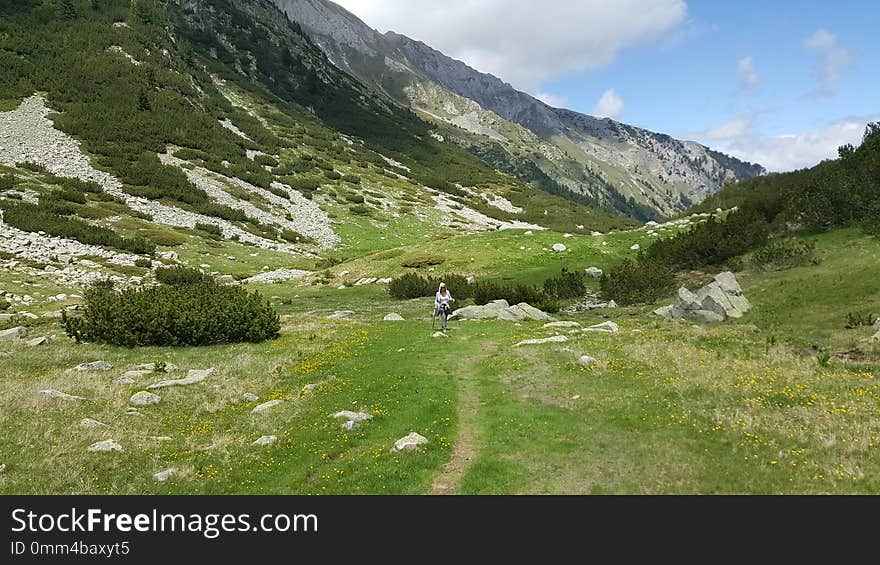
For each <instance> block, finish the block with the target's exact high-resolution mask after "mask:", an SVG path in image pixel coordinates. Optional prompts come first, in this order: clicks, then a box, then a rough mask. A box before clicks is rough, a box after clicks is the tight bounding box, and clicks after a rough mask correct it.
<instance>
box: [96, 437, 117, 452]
mask: <svg viewBox="0 0 880 565" xmlns="http://www.w3.org/2000/svg"><path fill="white" fill-rule="evenodd" d="M88 451H90V452H92V453H102V452H108V451H123V449H122V446H121V445H119V444H118V443H116V441H115V440H112V439H105V440H104V441H97V442H95V443H93V444H92V445H90V446H89V447H88Z"/></svg>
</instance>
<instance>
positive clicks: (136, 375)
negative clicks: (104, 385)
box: [113, 370, 153, 384]
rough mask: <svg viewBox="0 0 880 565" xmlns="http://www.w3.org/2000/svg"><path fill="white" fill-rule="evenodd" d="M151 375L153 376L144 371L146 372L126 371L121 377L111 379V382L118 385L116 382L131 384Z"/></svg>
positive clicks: (150, 372) (151, 372)
mask: <svg viewBox="0 0 880 565" xmlns="http://www.w3.org/2000/svg"><path fill="white" fill-rule="evenodd" d="M152 374H153V371H146V370H134V371H126V372H124V373H122V375H121V376H119V377H117V378H115V379H113V382H114V383H115V384H120V383H117V382H116V381H117V380H118V381H120V382H122V381H126V382H125V384H131V383H133V382H134V381H136V380H137V379H140V378H143V377H146V376H148V375H152Z"/></svg>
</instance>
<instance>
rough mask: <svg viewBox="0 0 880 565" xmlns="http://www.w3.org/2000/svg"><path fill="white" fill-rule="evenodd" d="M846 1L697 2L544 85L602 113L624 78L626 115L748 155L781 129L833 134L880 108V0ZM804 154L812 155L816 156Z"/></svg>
mask: <svg viewBox="0 0 880 565" xmlns="http://www.w3.org/2000/svg"><path fill="white" fill-rule="evenodd" d="M846 6H847V8H846V9H845V8H844V5H843V4H841V3H830V2H803V3H797V5H796V3H794V2H791V3H789V2H756V1H749V2H714V1H700V2H689V3H688V20H687V21H686V22H685V23H684V24H683V25H682V26H681V27H680V28H679V31H680V36H678V37H676V36H675V34H673V35H672V36H669V37H667V38H663V39H659V40H657V41H652V42H651V43H650V44H647V45H641V46H635V47H632V48H627V49H624V50H622V51H621V52H620V53H619V54H618V58H617V60H616V61H614V62H613V63H611V64H610V65H608V66H606V67H604V68H602V69H596V70H590V71H583V72H575V73H570V74H568V75H566V76H561V77H559V78H558V79H555V80H549V81H546V82H545V83H543V84H542V85H541V90H542V91H544V92H550V93H553V94H554V95H555V96H558V97H561V98H562V99H563V100H564V101H566V105H567V106H568V107H570V108H572V109H574V110H578V111H582V112H587V113H590V112H592V111H593V110H594V109H595V104H596V101H597V100H599V99H600V97H601V96H602V95H603V93H604V92H605V91H606V90H607V89H609V88H613V89H614V91H615V92H616V93H617V94H618V95H619V96H620V98H621V99H622V100H623V101H624V108H623V110H622V112H621V113H620V114H619V116H618V117H619V119H621V120H622V121H625V122H627V123H632V124H633V125H638V126H642V127H646V128H648V129H652V130H655V131H662V132H666V133H670V134H672V135H676V136H679V137H685V138H689V139H690V138H696V139H697V140H698V141H703V142H705V143H708V144H710V145H713V146H716V147H720V148H730V147H737V148H738V149H740V150H741V152H742V153H744V154H746V155H748V154H749V151H748V150H747V147H740V146H741V145H747V144H748V142H749V140H752V139H753V138H754V140H756V141H762V140H763V141H764V144H766V141H767V140H768V139H772V138H774V137H777V136H797V135H804V134H805V133H808V132H813V133H819V132H823V131H825V130H829V129H830V130H832V132H833V131H834V129H835V128H834V126H835V125H839V124H842V123H845V122H847V120H852V121H867V120H868V119H870V118H871V117H876V116H878V115H880V96H878V90H880V78H878V76H877V70H878V68H880V67H878V62H880V41H878V40H877V29H876V26H877V22H878V21H880V2H876V1H874V2H870V1H865V2H851V3H846ZM820 30H821V31H820ZM817 32H818V35H817ZM826 34H827V35H826ZM832 36H833V39H832ZM811 39H812V41H811ZM747 58H750V59H751V66H750V67H749V66H748V64H747V63H744V68H743V72H740V65H739V63H740V61H743V60H747ZM747 69H750V70H751V72H749V71H748V70H747ZM744 77H751V78H749V79H748V80H746V79H745V78H744ZM725 125H726V126H730V127H728V128H727V130H726V131H725V130H724V129H723V128H721V127H720V126H725ZM860 129H863V128H860ZM713 130H715V131H713ZM832 132H829V137H832V138H833V137H834V135H833V133H832ZM734 134H737V135H734ZM724 135H731V136H733V137H731V138H724V137H721V136H724ZM829 142H833V139H831V140H829ZM757 145H760V144H757ZM764 149H766V148H764ZM761 150H762V147H756V148H755V152H754V155H753V158H755V159H760V158H761V157H762V155H761ZM764 158H765V160H767V159H769V160H770V161H773V162H771V163H768V166H772V165H776V164H777V163H776V162H775V161H781V162H780V163H779V164H778V165H779V166H777V167H774V168H780V167H781V168H791V164H790V163H788V161H787V160H786V159H784V158H780V157H779V156H776V155H766V156H765V157H764ZM804 158H805V161H804V162H803V164H805V165H806V164H812V163H811V159H812V160H815V156H814V155H809V154H808V155H805V156H804ZM792 164H793V163H792Z"/></svg>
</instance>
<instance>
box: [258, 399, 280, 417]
mask: <svg viewBox="0 0 880 565" xmlns="http://www.w3.org/2000/svg"><path fill="white" fill-rule="evenodd" d="M282 402H284V401H283V400H270V401H269V402H264V403H262V404H259V405H257V406H254V409H253V410H251V414H259V413H260V412H265V411H266V410H269V409H270V408H274V407H275V406H278V405H279V404H281V403H282Z"/></svg>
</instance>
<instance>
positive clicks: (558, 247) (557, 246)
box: [553, 243, 568, 253]
mask: <svg viewBox="0 0 880 565" xmlns="http://www.w3.org/2000/svg"><path fill="white" fill-rule="evenodd" d="M567 249H568V248H567V247H566V246H565V245H563V244H562V243H554V244H553V251H556V252H557V253H562V252H563V251H565V250H567Z"/></svg>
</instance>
